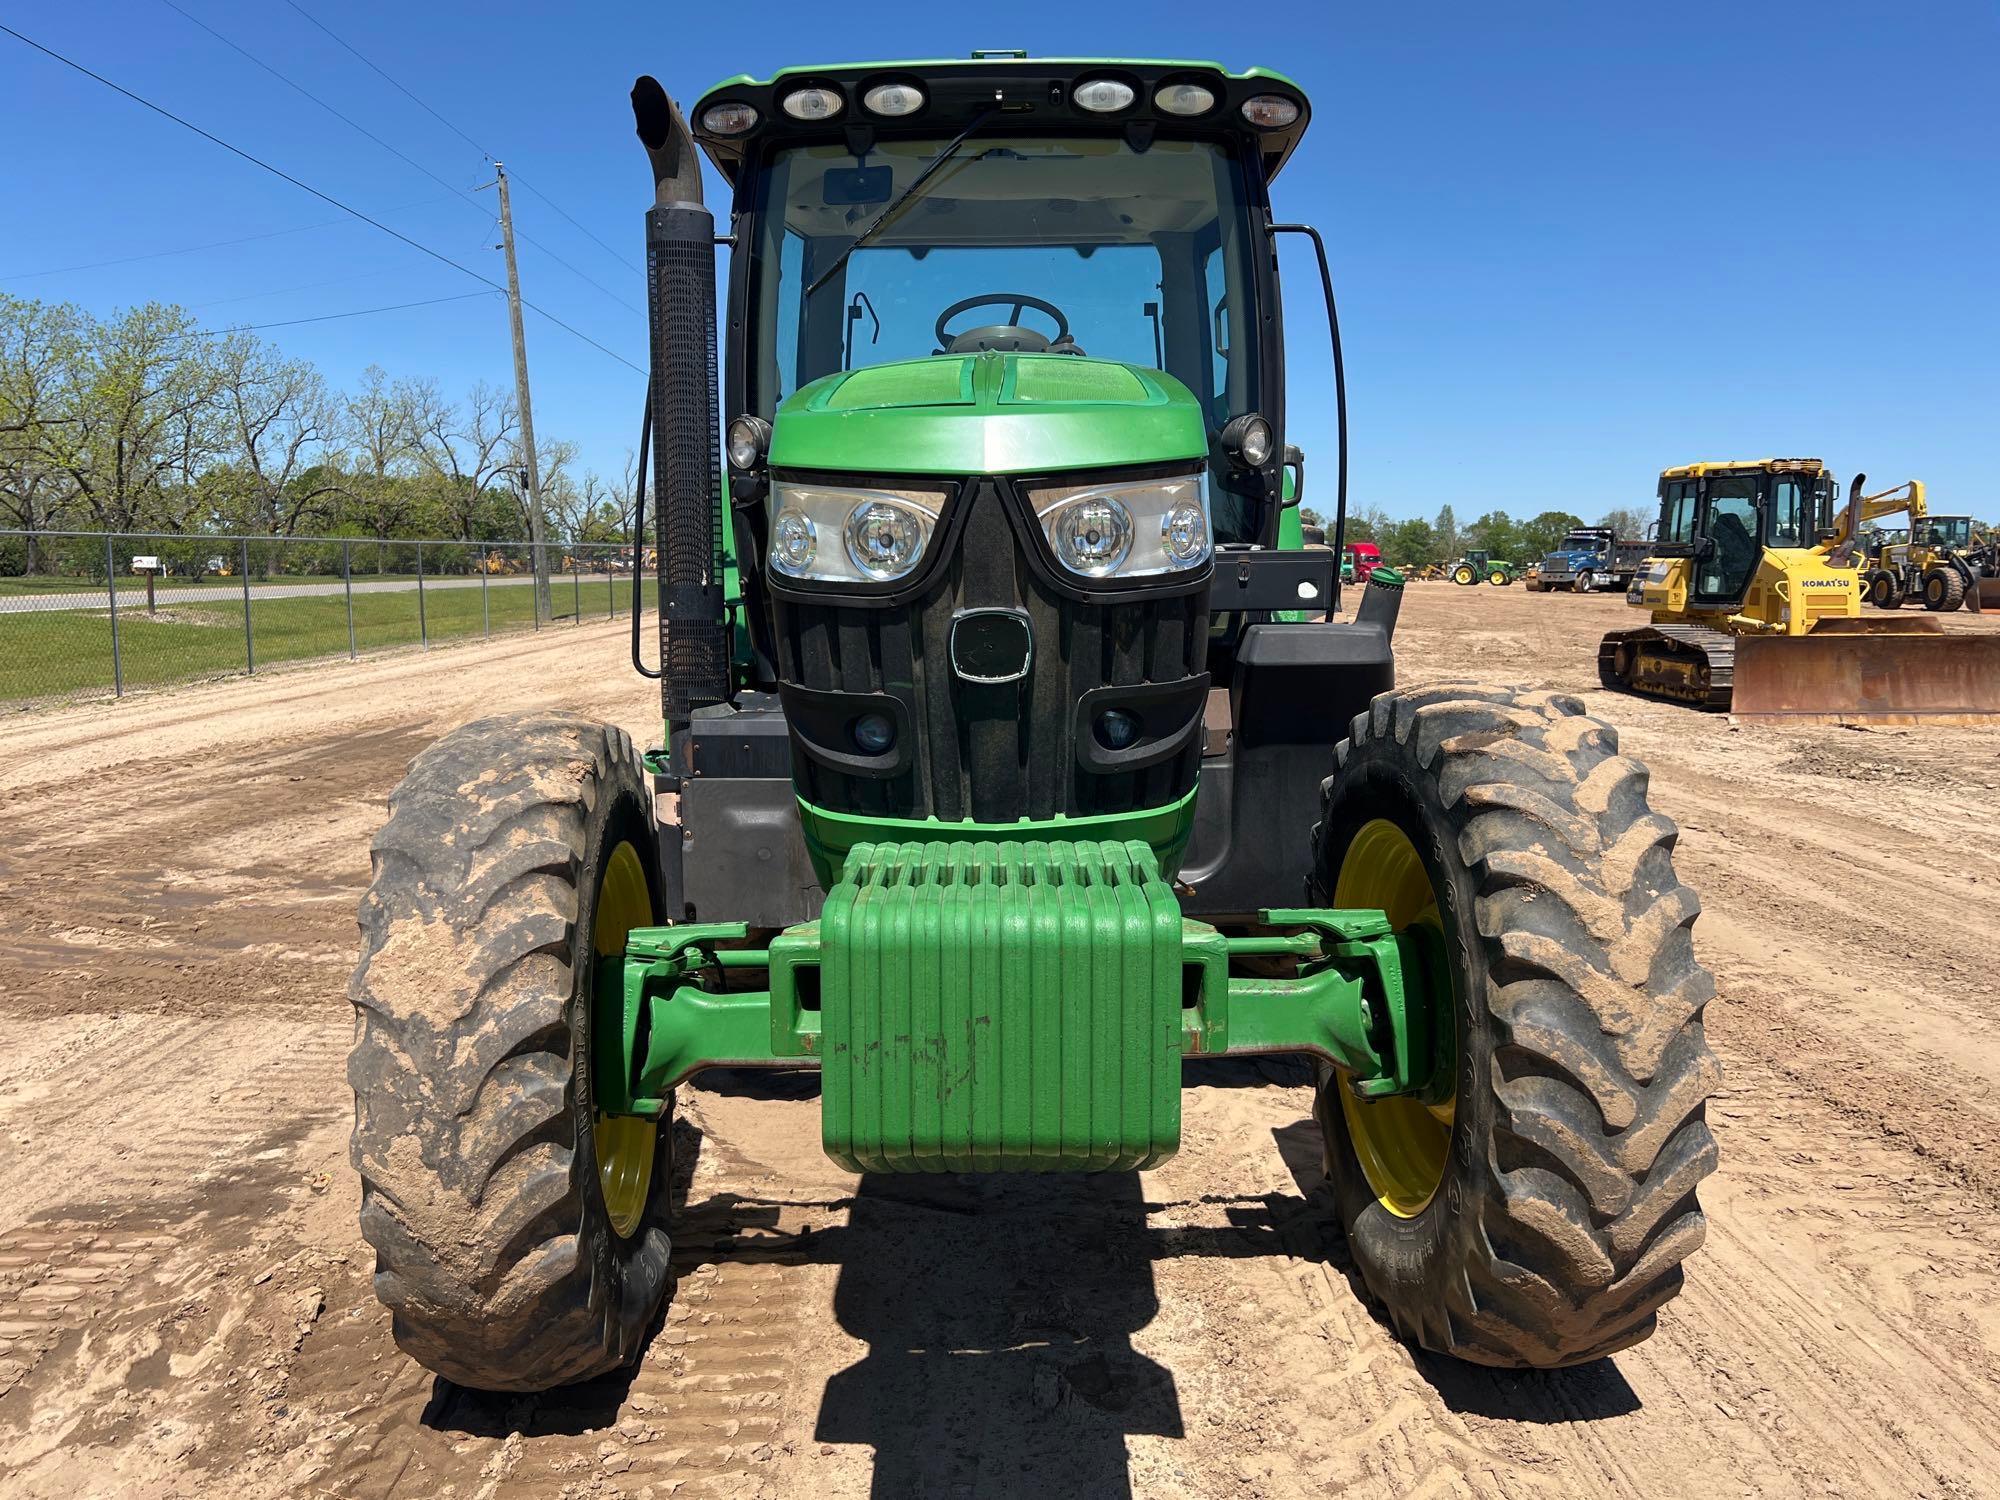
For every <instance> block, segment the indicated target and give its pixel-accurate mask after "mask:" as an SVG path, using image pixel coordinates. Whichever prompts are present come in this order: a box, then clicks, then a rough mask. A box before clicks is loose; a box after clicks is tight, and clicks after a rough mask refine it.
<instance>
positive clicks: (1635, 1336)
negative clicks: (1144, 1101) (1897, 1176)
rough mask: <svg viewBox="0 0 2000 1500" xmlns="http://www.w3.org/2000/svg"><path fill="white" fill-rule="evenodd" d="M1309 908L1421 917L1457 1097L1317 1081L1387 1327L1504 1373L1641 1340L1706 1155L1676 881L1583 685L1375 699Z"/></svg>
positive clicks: (1700, 999)
mask: <svg viewBox="0 0 2000 1500" xmlns="http://www.w3.org/2000/svg"><path fill="white" fill-rule="evenodd" d="M1336 764H1337V769H1336V771H1335V773H1334V775H1333V776H1331V777H1329V778H1328V779H1327V781H1326V783H1325V786H1324V789H1323V795H1324V813H1323V821H1322V822H1321V824H1320V825H1319V827H1318V828H1317V829H1316V830H1315V834H1314V852H1315V875H1314V885H1315V887H1316V890H1315V892H1314V896H1315V899H1317V900H1319V901H1321V902H1323V903H1324V904H1327V905H1333V906H1343V907H1353V906H1363V907H1377V908H1379V909H1382V910H1384V911H1386V912H1388V914H1389V917H1390V920H1391V922H1392V923H1394V924H1395V925H1396V926H1398V927H1406V926H1409V925H1411V924H1413V923H1425V924H1430V925H1433V926H1435V927H1436V928H1438V929H1439V931H1440V932H1441V934H1442V936H1443V940H1444V942H1443V947H1444V951H1445V954H1446V956H1447V959H1448V963H1447V967H1448V969H1449V971H1450V989H1451V996H1450V1004H1451V1008H1452V1010H1453V1013H1454V1016H1455V1023H1454V1025H1453V1027H1452V1028H1451V1034H1452V1040H1453V1045H1454V1047H1455V1052H1454V1054H1453V1057H1452V1067H1453V1078H1454V1089H1453V1097H1452V1099H1451V1100H1450V1101H1448V1102H1447V1103H1445V1104H1442V1105H1437V1104H1432V1105H1426V1104H1424V1103H1422V1102H1419V1101H1417V1100H1415V1099H1385V1100H1377V1101H1367V1100H1363V1099H1360V1098H1358V1097H1357V1096H1355V1095H1354V1094H1353V1092H1352V1090H1351V1089H1349V1087H1348V1085H1347V1081H1346V1079H1345V1077H1344V1076H1343V1075H1341V1074H1339V1073H1337V1072H1334V1071H1333V1070H1332V1069H1330V1068H1329V1069H1326V1070H1324V1071H1323V1072H1322V1075H1321V1082H1320V1088H1319V1093H1318V1103H1317V1108H1316V1114H1317V1116H1318V1120H1319V1124H1320V1127H1321V1131H1322V1135H1323V1139H1324V1144H1325V1148H1326V1163H1327V1173H1328V1178H1329V1182H1330V1186H1331V1189H1332V1193H1333V1198H1334V1201H1335V1203H1336V1205H1337V1210H1338V1213H1339V1217H1340V1222H1341V1226H1342V1228H1343V1229H1344V1230H1345V1232H1346V1237H1347V1243H1348V1246H1349V1248H1350V1250H1351V1253H1352V1255H1353V1258H1354V1262H1355V1265H1356V1267H1357V1268H1358V1269H1359V1271H1360V1274H1361V1277H1362V1279H1363V1281H1364V1283H1365V1284H1366V1286H1367V1287H1368V1289H1369V1291H1370V1292H1371V1293H1372V1294H1373V1295H1374V1297H1375V1298H1377V1299H1378V1300H1379V1301H1380V1303H1381V1304H1382V1306H1383V1307H1384V1308H1385V1309H1386V1310H1387V1314H1388V1317H1389V1320H1390V1322H1391V1323H1392V1324H1393V1325H1394V1327H1395V1328H1396V1330H1397V1331H1398V1332H1399V1333H1400V1334H1401V1335H1402V1336H1403V1337H1405V1338H1407V1339H1410V1340H1412V1341H1413V1342H1415V1343H1417V1344H1419V1345H1421V1346H1423V1347H1424V1348H1426V1349H1430V1350H1434V1351H1436V1352H1438V1353H1440V1354H1448V1355H1452V1356H1455V1357H1457V1358H1459V1359H1464V1360H1468V1361H1472V1362H1474V1363H1478V1364H1484V1365H1496V1366H1506V1367H1523V1366H1533V1367H1551V1366H1561V1365H1573V1364H1579V1363H1582V1362H1585V1361H1588V1360H1592V1359H1596V1358H1598V1357H1600V1356H1602V1355H1606V1354H1610V1353H1612V1352H1613V1351H1615V1350H1618V1349H1622V1348H1624V1347H1626V1346H1627V1345H1630V1344H1634V1343H1637V1342H1638V1341H1639V1340H1641V1339H1644V1338H1645V1337H1646V1336H1647V1335H1648V1334H1650V1333H1651V1332H1652V1330H1653V1327H1654V1324H1655V1321H1656V1317H1657V1313H1658V1310H1659V1308H1660V1307H1661V1305H1662V1304H1664V1303H1665V1302H1666V1301H1668V1300H1669V1299H1670V1298H1671V1297H1673V1296H1674V1294H1675V1293H1676V1292H1677V1291H1678V1290H1679V1289H1680V1286H1681V1281H1682V1271H1681V1263H1682V1261H1683V1260H1684V1259H1685V1258H1686V1257H1687V1256H1688V1255H1689V1254H1690V1253H1692V1252H1693V1251H1694V1249H1695V1248H1696V1247H1697V1246H1698V1245H1700V1243H1701V1241H1702V1238H1703V1235H1704V1233H1705V1232H1706V1227H1707V1221H1706V1220H1705V1218H1704V1217H1703V1215H1702V1211H1701V1207H1700V1204H1699V1203H1698V1202H1697V1200H1696V1195H1695V1189H1696V1185H1697V1184H1698V1183H1699V1182H1700V1181H1701V1180H1702V1179H1703V1178H1704V1177H1706V1176H1707V1175H1708V1174H1709V1173H1710V1172H1711V1171H1713V1170H1714V1169H1715V1164H1716V1150H1715V1141H1714V1138H1713V1137H1712V1136H1711V1135H1710V1133H1709V1129H1708V1126H1707V1124H1706V1122H1705V1120H1704V1118H1703V1109H1704V1101H1705V1100H1706V1099H1707V1098H1708V1096H1709V1094H1710V1093H1712V1092H1713V1091H1714V1089H1715V1087H1716V1085H1717V1083H1718V1081H1719V1079H1720V1069H1719V1066H1718V1064H1717V1062H1716V1060H1715V1057H1714V1055H1713V1054H1712V1053H1711V1052H1710V1051H1709V1049H1708V1046H1707V1044H1706V1042H1705V1041H1704V1039H1703V1034H1702V1010H1703V1007H1704V1006H1705V1005H1706V1004H1707V1002H1708V1000H1709V999H1710V997H1711V996H1712V995H1713V994H1714V989H1715V986H1714V982H1713V980H1712V979H1711V978H1710V976H1709V975H1708V973H1707V971H1706V970H1705V969H1703V968H1702V966H1701V965H1700V964H1699V963H1698V962H1697V961H1696V960H1695V955H1694V946H1693V941H1692V937H1691V934H1690V926H1691V924H1692V922H1693V920H1694V917H1695V914H1696V912H1697V910H1698V909H1699V903H1698V901H1697V900H1696V897H1695V895H1694V892H1693V891H1691V890H1689V889H1688V887H1686V886H1685V885H1682V884H1681V883H1680V881H1679V880H1678V879H1676V878H1675V875H1674V869H1673V846H1674V841H1675V838H1676V836H1677V832H1676V829H1675V827H1674V825H1673V823H1672V822H1671V821H1669V820H1668V819H1667V818H1665V817H1663V816H1661V815H1660V814H1658V813H1655V812H1653V811H1652V810H1651V809H1650V808H1649V807H1648V805H1647V800H1646V783H1647V775H1646V770H1645V768H1644V767H1643V766H1641V765H1640V764H1639V763H1638V762H1636V761H1633V760H1629V759H1627V758H1625V757H1623V756H1621V755H1620V754H1619V753H1618V740H1617V734H1616V731H1615V730H1613V729H1612V728H1611V727H1610V726H1609V725H1607V724H1605V723H1603V722H1601V721H1600V720H1597V719H1593V718H1589V717H1586V716H1585V715H1584V713H1583V710H1582V705H1581V704H1580V703H1579V702H1578V701H1577V700H1576V699H1574V698H1569V697H1564V696H1561V695H1556V694H1549V693H1535V694H1519V695H1516V694H1513V693H1509V692H1505V691H1498V690H1494V689H1489V688H1481V687H1471V686H1447V687H1439V688H1429V689H1424V690H1421V691H1412V692H1397V693H1388V694H1384V695H1383V696H1381V697H1378V698H1377V699H1376V700H1375V701H1374V703H1373V704H1372V706H1371V707H1370V709H1369V711H1368V712H1367V713H1366V714H1363V715H1361V716H1359V717H1357V718H1356V719H1355V721H1354V724H1353V729H1352V734H1351V737H1350V738H1349V739H1348V740H1346V741H1343V742H1342V743H1341V745H1340V746H1339V748H1338V750H1337V752H1336Z"/></svg>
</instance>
